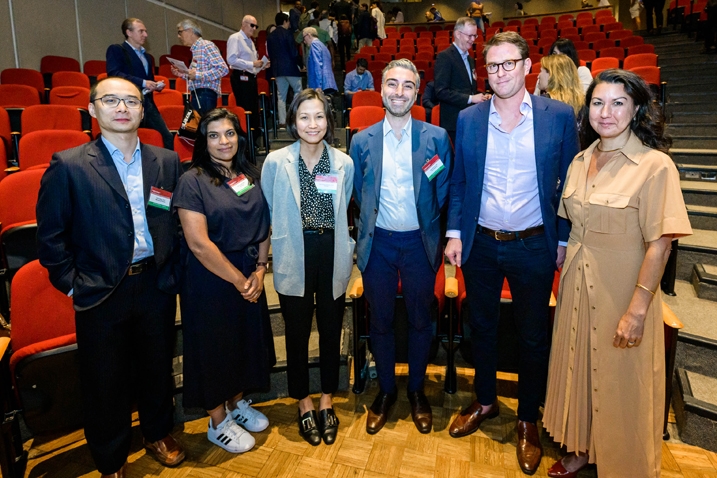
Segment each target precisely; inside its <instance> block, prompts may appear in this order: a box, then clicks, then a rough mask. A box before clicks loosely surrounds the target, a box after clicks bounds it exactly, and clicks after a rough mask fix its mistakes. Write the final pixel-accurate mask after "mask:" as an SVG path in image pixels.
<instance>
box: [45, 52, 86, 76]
mask: <svg viewBox="0 0 717 478" xmlns="http://www.w3.org/2000/svg"><path fill="white" fill-rule="evenodd" d="M57 71H81V70H80V62H79V61H77V60H75V59H74V58H69V57H66V56H54V55H47V56H43V57H42V59H41V60H40V72H41V73H43V74H45V73H49V74H52V73H55V72H57Z"/></svg>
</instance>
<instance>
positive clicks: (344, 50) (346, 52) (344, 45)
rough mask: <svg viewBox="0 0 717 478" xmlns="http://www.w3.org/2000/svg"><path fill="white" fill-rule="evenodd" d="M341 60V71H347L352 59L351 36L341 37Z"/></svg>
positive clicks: (339, 45) (339, 46)
mask: <svg viewBox="0 0 717 478" xmlns="http://www.w3.org/2000/svg"><path fill="white" fill-rule="evenodd" d="M338 48H339V58H340V60H341V69H342V70H345V69H346V62H347V61H348V60H350V59H351V36H347V37H342V36H340V37H339V44H338Z"/></svg>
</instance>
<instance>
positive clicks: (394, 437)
mask: <svg viewBox="0 0 717 478" xmlns="http://www.w3.org/2000/svg"><path fill="white" fill-rule="evenodd" d="M397 371H398V372H405V370H400V366H399V369H397ZM442 371H443V368H441V367H437V366H429V373H428V379H427V381H426V394H427V395H428V399H429V401H430V402H431V405H432V407H433V427H434V431H433V432H432V433H430V434H428V435H421V434H420V433H418V431H417V430H416V428H415V426H414V425H413V422H412V421H411V415H410V408H409V404H408V401H407V399H406V396H405V393H404V392H405V376H404V375H402V376H401V377H400V378H399V390H400V391H401V392H400V393H399V401H398V402H397V404H396V405H395V406H394V408H393V409H392V412H391V416H390V418H389V422H388V424H387V425H386V427H385V428H384V429H383V430H381V431H380V432H379V433H378V434H376V435H373V436H371V435H368V434H367V433H366V428H365V427H366V409H367V407H369V406H370V405H371V402H372V401H373V398H374V396H375V394H376V391H377V389H376V388H375V387H376V385H375V384H373V387H374V388H372V389H369V390H368V391H367V392H366V393H364V394H362V395H354V394H353V393H351V392H342V393H340V394H338V395H337V396H336V397H335V399H334V409H335V410H336V414H337V416H338V417H339V420H340V421H341V425H340V429H339V436H338V438H337V441H336V443H334V444H333V445H332V446H326V445H324V444H321V445H319V446H318V447H312V446H310V445H309V444H307V443H306V442H304V441H303V439H302V438H301V437H300V436H299V434H298V429H297V426H296V412H297V406H296V401H295V400H292V399H288V398H286V399H278V400H274V401H272V402H267V403H262V404H258V405H257V406H256V408H257V409H259V410H261V411H262V412H263V413H265V414H266V415H267V416H268V417H269V420H270V423H271V425H270V426H269V428H268V429H267V430H266V431H264V432H263V433H258V434H255V435H254V436H255V438H256V447H255V448H254V449H253V450H251V451H250V452H248V453H245V454H243V455H233V454H231V453H227V452H225V451H224V450H222V449H220V448H219V447H216V446H214V445H212V444H211V443H209V441H208V440H207V438H206V430H207V421H208V420H207V419H200V420H195V421H193V422H188V423H185V424H183V425H179V426H177V427H176V428H175V430H174V435H175V437H176V438H178V439H179V440H180V441H181V442H182V443H183V444H184V446H185V448H186V450H187V459H186V460H185V461H184V463H182V464H181V465H180V466H179V467H177V468H174V469H170V468H165V467H163V466H161V465H160V464H158V463H157V462H156V461H155V460H154V459H153V458H152V457H151V456H148V455H147V454H146V453H145V451H144V449H143V448H142V445H141V441H142V440H141V434H140V432H139V427H138V422H137V421H136V420H135V422H134V431H135V433H134V440H133V443H132V450H131V452H130V456H129V460H128V461H129V466H128V469H127V472H128V476H129V477H144V476H162V477H216V478H220V477H227V478H228V477H244V476H247V477H248V476H252V477H253V476H256V477H267V478H269V477H285V476H286V477H288V476H297V477H298V476H302V477H303V476H306V477H317V478H321V477H354V476H355V477H364V478H369V477H384V476H400V477H434V476H435V477H490V478H493V477H495V478H498V477H500V478H502V477H506V478H517V477H522V476H524V475H523V474H522V472H521V471H520V469H519V468H518V464H517V462H516V458H515V446H516V432H515V423H516V408H517V400H516V399H515V398H511V397H515V392H516V388H517V387H516V384H515V382H514V381H513V380H514V379H515V376H512V375H509V374H502V375H501V376H499V379H500V380H499V388H498V391H499V395H500V398H499V400H500V407H501V414H500V417H498V418H495V419H493V420H488V421H486V422H484V423H483V426H482V427H481V430H479V431H478V432H476V433H474V434H473V435H471V436H468V437H464V438H460V439H455V438H451V437H450V436H449V435H448V426H449V425H450V422H451V420H452V418H453V417H454V416H455V415H456V414H457V413H458V412H459V410H460V409H461V408H462V407H464V406H465V405H467V404H468V403H470V401H471V400H472V399H473V396H472V393H471V392H470V390H471V384H472V381H473V379H472V370H470V369H459V371H458V372H459V389H460V390H461V391H460V392H458V393H456V394H455V395H448V394H445V393H444V392H443V389H442V387H443V380H442ZM315 402H318V400H315ZM616 426H619V424H616ZM673 428H674V426H673ZM541 439H542V441H543V446H544V448H545V457H544V458H543V460H542V463H541V465H540V469H539V470H538V472H537V473H536V475H534V476H546V472H547V470H548V468H549V467H550V466H551V465H552V464H553V463H554V462H555V461H556V460H557V459H558V458H559V457H560V456H561V455H562V453H561V451H560V449H559V448H558V446H557V445H556V444H554V443H553V442H552V440H551V439H550V437H548V436H547V435H546V434H545V433H544V430H543V434H542V437H541ZM26 449H28V450H29V453H30V459H29V463H28V473H27V476H30V477H73V478H74V477H80V476H86V477H96V476H99V473H98V472H97V471H96V470H95V467H94V465H93V462H92V458H91V457H90V454H89V451H88V449H87V445H86V443H85V441H84V436H83V434H82V431H79V432H76V433H73V434H70V435H65V436H62V437H60V438H55V439H35V440H30V441H28V443H26ZM662 470H663V472H662V476H663V477H666V478H677V477H684V478H707V477H712V478H717V454H715V453H711V452H708V451H705V450H703V449H701V448H697V447H693V446H689V445H684V444H682V443H679V442H677V441H675V440H673V441H670V442H667V443H665V444H664V446H663V457H662ZM596 476H597V471H596V469H595V468H594V467H592V468H588V469H586V470H584V471H583V472H581V474H580V477H581V478H587V477H596Z"/></svg>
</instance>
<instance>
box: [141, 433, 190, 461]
mask: <svg viewBox="0 0 717 478" xmlns="http://www.w3.org/2000/svg"><path fill="white" fill-rule="evenodd" d="M144 447H145V448H146V449H147V450H149V451H150V452H152V454H153V455H154V457H155V458H156V459H157V461H158V462H160V463H161V464H163V465H164V466H177V465H179V464H180V463H181V462H182V460H184V456H185V454H184V448H182V445H180V444H179V442H178V441H177V440H175V439H174V437H173V436H172V435H169V434H167V436H166V437H164V438H162V439H161V440H159V441H156V442H153V443H150V442H148V441H147V440H144Z"/></svg>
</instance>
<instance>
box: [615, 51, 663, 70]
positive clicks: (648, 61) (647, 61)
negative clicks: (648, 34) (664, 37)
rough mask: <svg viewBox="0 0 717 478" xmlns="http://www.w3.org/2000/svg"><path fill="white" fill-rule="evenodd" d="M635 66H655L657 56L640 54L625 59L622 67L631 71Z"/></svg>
mask: <svg viewBox="0 0 717 478" xmlns="http://www.w3.org/2000/svg"><path fill="white" fill-rule="evenodd" d="M637 66H657V55H655V54H654V53H640V54H638V55H630V56H627V57H625V61H623V64H622V67H623V68H624V69H626V70H631V69H632V68H635V67H637Z"/></svg>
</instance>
